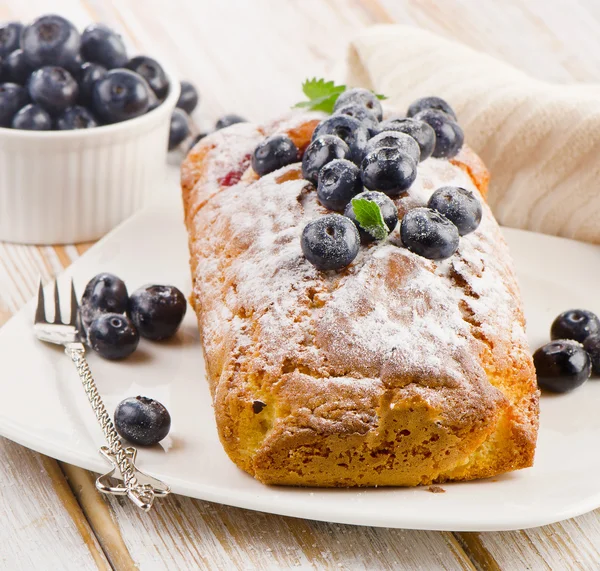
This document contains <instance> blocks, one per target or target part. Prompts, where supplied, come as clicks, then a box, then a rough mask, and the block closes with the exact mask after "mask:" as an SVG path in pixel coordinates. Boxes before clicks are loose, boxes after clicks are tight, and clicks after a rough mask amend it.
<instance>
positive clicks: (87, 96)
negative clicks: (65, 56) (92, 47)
mask: <svg viewBox="0 0 600 571" xmlns="http://www.w3.org/2000/svg"><path fill="white" fill-rule="evenodd" d="M106 72H107V70H106V68H105V67H103V66H101V65H100V64H97V63H92V62H89V61H88V62H85V63H84V64H83V65H82V66H81V77H80V79H79V100H80V101H81V102H82V103H83V104H84V105H87V106H89V105H91V103H92V91H93V89H94V83H96V81H98V80H99V79H102V78H103V77H104V76H105V75H106Z"/></svg>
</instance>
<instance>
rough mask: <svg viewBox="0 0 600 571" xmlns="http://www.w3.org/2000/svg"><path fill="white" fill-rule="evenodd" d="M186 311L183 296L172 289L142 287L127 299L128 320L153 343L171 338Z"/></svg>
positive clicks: (174, 288)
mask: <svg viewBox="0 0 600 571" xmlns="http://www.w3.org/2000/svg"><path fill="white" fill-rule="evenodd" d="M186 309H187V302H186V300H185V296H184V295H183V293H181V291H179V290H178V289H177V288H176V287H174V286H163V285H148V286H143V287H141V288H139V289H137V290H135V291H134V292H133V293H132V294H131V297H130V298H129V316H130V317H131V320H132V321H133V323H134V324H135V326H136V327H137V329H138V331H139V332H140V335H141V336H142V337H145V338H146V339H152V340H153V341H160V340H162V339H168V338H169V337H173V335H175V333H176V332H177V330H178V329H179V326H180V325H181V322H182V320H183V316H184V315H185V311H186Z"/></svg>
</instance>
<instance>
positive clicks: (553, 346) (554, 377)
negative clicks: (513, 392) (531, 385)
mask: <svg viewBox="0 0 600 571" xmlns="http://www.w3.org/2000/svg"><path fill="white" fill-rule="evenodd" d="M533 364H534V366H535V372H536V375H537V382H538V386H539V387H540V388H541V389H543V390H546V391H551V392H553V393H567V392H569V391H572V390H573V389H576V388H577V387H579V386H581V385H583V383H585V382H586V381H587V380H588V379H589V378H590V375H591V371H592V362H591V360H590V357H589V355H588V354H587V353H586V351H585V349H584V348H583V347H582V346H581V344H580V343H578V342H577V341H573V340H571V339H559V340H556V341H551V342H550V343H547V344H546V345H544V346H543V347H540V348H539V349H538V350H537V351H536V352H535V353H534V354H533Z"/></svg>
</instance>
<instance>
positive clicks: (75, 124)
mask: <svg viewBox="0 0 600 571" xmlns="http://www.w3.org/2000/svg"><path fill="white" fill-rule="evenodd" d="M97 126H98V122H97V121H96V119H95V118H94V116H93V115H92V113H91V112H90V111H88V109H87V108H86V107H82V106H81V105H73V107H67V109H65V110H64V111H63V112H62V113H61V114H60V115H59V116H58V117H57V119H56V128H57V129H58V130H59V131H69V130H73V129H92V128H93V127H97Z"/></svg>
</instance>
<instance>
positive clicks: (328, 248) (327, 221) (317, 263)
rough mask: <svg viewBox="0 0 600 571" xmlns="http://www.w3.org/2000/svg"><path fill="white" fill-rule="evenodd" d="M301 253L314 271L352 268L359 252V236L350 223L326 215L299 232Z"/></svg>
mask: <svg viewBox="0 0 600 571" xmlns="http://www.w3.org/2000/svg"><path fill="white" fill-rule="evenodd" d="M300 245H301V247H302V252H303V254H304V256H305V257H306V259H307V260H308V261H309V262H310V263H311V264H312V265H313V266H314V267H315V268H317V270H340V269H342V268H345V267H346V266H347V265H349V264H351V263H352V261H353V260H354V258H356V256H357V254H358V250H359V248H360V235H359V234H358V230H357V229H356V226H355V225H354V224H353V223H352V221H351V220H349V219H348V218H346V217H345V216H341V215H340V214H327V215H326V216H321V218H317V219H316V220H312V221H311V222H309V223H308V224H307V225H306V226H305V227H304V230H303V231H302V238H301V240H300Z"/></svg>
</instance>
